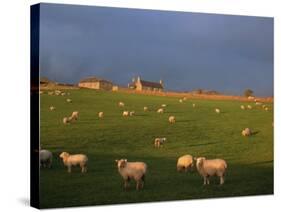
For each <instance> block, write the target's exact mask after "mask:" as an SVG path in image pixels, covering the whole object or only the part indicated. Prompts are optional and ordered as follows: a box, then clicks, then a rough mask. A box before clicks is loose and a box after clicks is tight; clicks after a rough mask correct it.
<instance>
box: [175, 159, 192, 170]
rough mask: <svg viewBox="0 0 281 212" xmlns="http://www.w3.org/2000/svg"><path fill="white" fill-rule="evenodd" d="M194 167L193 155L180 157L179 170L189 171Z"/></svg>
mask: <svg viewBox="0 0 281 212" xmlns="http://www.w3.org/2000/svg"><path fill="white" fill-rule="evenodd" d="M192 167H193V157H192V156H191V155H183V156H181V157H179V158H178V162H177V171H178V172H179V171H183V170H184V171H185V172H187V171H188V170H190V169H191V168H192Z"/></svg>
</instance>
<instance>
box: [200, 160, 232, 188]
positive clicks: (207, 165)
mask: <svg viewBox="0 0 281 212" xmlns="http://www.w3.org/2000/svg"><path fill="white" fill-rule="evenodd" d="M195 160H196V167H197V171H198V173H199V174H200V175H201V176H202V177H203V178H204V185H206V184H210V181H209V177H211V176H214V175H216V176H218V177H219V178H220V185H222V184H224V175H225V172H226V168H227V164H226V162H225V160H223V159H213V160H207V159H206V158H205V157H199V158H195Z"/></svg>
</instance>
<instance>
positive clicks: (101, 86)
mask: <svg viewBox="0 0 281 212" xmlns="http://www.w3.org/2000/svg"><path fill="white" fill-rule="evenodd" d="M78 86H79V87H81V88H91V89H97V90H112V87H113V83H112V82H110V81H108V80H105V79H101V78H97V77H88V78H85V79H82V80H81V81H80V82H79V84H78Z"/></svg>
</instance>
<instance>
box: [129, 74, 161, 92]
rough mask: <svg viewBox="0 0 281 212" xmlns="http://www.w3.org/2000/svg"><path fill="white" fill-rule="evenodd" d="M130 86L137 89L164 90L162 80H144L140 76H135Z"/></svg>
mask: <svg viewBox="0 0 281 212" xmlns="http://www.w3.org/2000/svg"><path fill="white" fill-rule="evenodd" d="M128 87H129V88H131V89H135V90H137V91H163V89H164V85H163V82H162V80H160V81H159V82H149V81H145V80H142V79H141V78H140V77H138V78H137V80H135V79H134V78H133V80H132V83H131V84H129V85H128Z"/></svg>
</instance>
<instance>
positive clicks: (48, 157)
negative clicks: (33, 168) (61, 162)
mask: <svg viewBox="0 0 281 212" xmlns="http://www.w3.org/2000/svg"><path fill="white" fill-rule="evenodd" d="M39 158H40V167H41V166H42V167H48V168H51V165H52V160H53V154H52V152H50V151H49V150H46V149H42V150H41V149H40V151H39Z"/></svg>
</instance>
